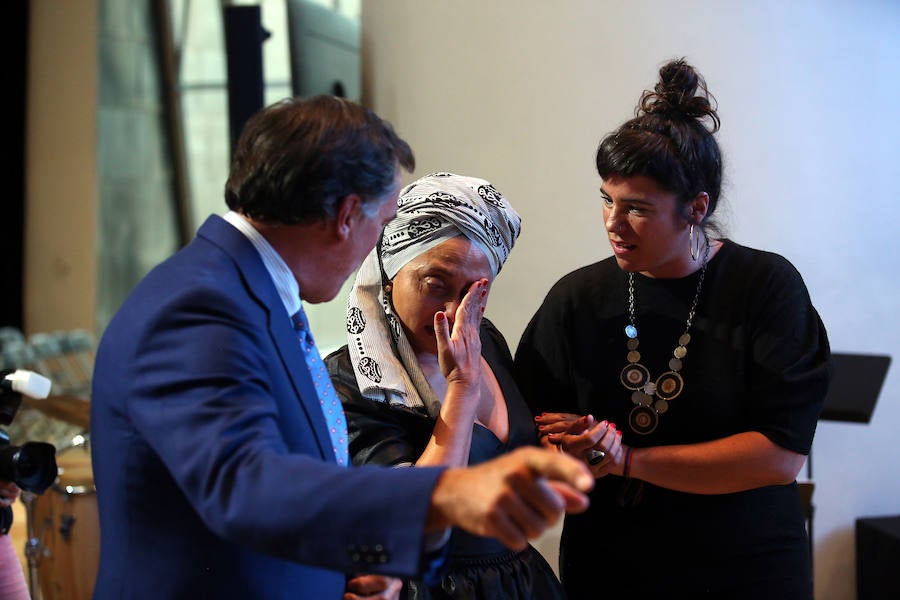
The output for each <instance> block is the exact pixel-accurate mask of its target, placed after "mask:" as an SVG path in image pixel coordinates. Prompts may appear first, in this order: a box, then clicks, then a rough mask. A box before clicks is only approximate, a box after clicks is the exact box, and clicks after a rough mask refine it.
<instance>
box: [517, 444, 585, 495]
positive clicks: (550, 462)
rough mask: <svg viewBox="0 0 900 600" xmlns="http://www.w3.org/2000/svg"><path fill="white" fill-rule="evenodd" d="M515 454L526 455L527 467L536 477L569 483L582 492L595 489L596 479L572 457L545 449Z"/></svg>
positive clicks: (527, 450) (522, 451) (524, 450)
mask: <svg viewBox="0 0 900 600" xmlns="http://www.w3.org/2000/svg"><path fill="white" fill-rule="evenodd" d="M515 452H518V453H522V454H524V461H525V465H526V466H527V467H528V468H529V469H530V470H531V472H532V473H534V474H536V475H540V476H543V477H546V478H547V479H550V480H555V481H562V482H565V483H568V484H569V485H571V486H572V487H574V488H575V489H576V490H580V491H582V492H588V491H590V490H591V489H593V487H594V477H593V476H592V475H591V472H590V470H589V469H588V468H587V465H585V464H584V462H582V461H580V460H576V459H575V458H572V457H571V456H567V455H565V454H560V453H555V452H550V451H548V450H545V449H543V448H522V449H519V450H516V451H515Z"/></svg>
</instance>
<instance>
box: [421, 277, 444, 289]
mask: <svg viewBox="0 0 900 600" xmlns="http://www.w3.org/2000/svg"><path fill="white" fill-rule="evenodd" d="M423 283H424V284H425V285H426V286H427V287H428V289H431V290H438V289H441V288H443V287H444V282H443V281H441V280H440V279H438V278H437V277H426V278H425V279H424V280H423Z"/></svg>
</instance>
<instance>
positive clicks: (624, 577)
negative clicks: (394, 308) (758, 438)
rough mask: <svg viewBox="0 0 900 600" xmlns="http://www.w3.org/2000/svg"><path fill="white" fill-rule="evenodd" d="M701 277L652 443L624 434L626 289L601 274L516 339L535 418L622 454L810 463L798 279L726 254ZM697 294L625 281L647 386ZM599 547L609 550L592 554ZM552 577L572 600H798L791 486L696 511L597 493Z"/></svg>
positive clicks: (811, 338) (769, 260)
mask: <svg viewBox="0 0 900 600" xmlns="http://www.w3.org/2000/svg"><path fill="white" fill-rule="evenodd" d="M705 277H706V278H705V281H704V285H703V289H702V292H701V295H700V301H699V305H698V307H697V312H696V317H695V319H694V324H693V326H692V328H691V332H690V333H691V340H690V343H689V345H688V351H687V355H686V356H685V358H684V360H683V368H682V369H681V375H682V376H683V381H684V388H683V391H682V392H681V395H680V396H678V397H677V398H675V399H673V400H672V401H671V402H670V403H669V404H668V407H667V408H668V410H666V411H665V412H664V413H662V414H658V415H657V417H658V419H657V421H656V423H655V424H656V429H655V430H653V431H652V432H650V433H644V434H638V433H636V432H635V431H633V430H632V428H631V427H630V426H629V418H631V417H633V414H634V413H633V411H635V410H636V404H635V403H634V401H633V399H632V392H631V391H629V390H627V389H626V388H625V387H624V386H623V385H622V383H621V381H620V374H621V373H622V369H623V367H625V365H626V364H627V363H628V361H627V359H626V352H627V350H626V337H625V334H624V327H625V325H626V324H627V319H626V303H627V281H626V274H625V273H624V272H622V271H621V270H620V269H619V267H618V266H617V264H616V262H615V260H614V259H612V258H610V259H608V260H605V261H602V262H599V263H596V264H593V265H590V266H587V267H584V268H582V269H579V270H577V271H575V272H573V273H570V274H569V275H567V276H565V277H563V278H562V279H561V280H560V281H559V282H558V283H557V284H556V285H555V286H554V287H553V289H551V291H550V292H549V293H548V295H547V297H546V299H545V300H544V303H543V305H542V306H541V308H540V309H539V310H538V311H537V313H536V314H535V316H534V318H533V319H532V321H531V323H530V324H529V326H528V328H527V329H526V331H525V333H524V335H523V337H522V340H521V343H520V345H519V348H518V350H517V353H516V368H517V376H518V378H519V385H520V387H521V389H522V390H523V393H524V394H525V396H526V400H527V402H528V403H529V405H530V406H531V408H532V410H533V411H534V412H535V413H538V412H541V411H564V412H573V413H579V414H592V415H594V416H595V417H596V418H597V419H609V420H610V421H612V422H614V423H616V425H617V428H618V429H619V430H620V431H622V432H623V442H624V443H625V444H628V445H631V446H633V447H646V446H660V445H668V444H691V443H698V442H703V441H708V440H714V439H718V438H722V437H726V436H729V435H732V434H737V433H741V432H746V431H758V432H761V433H762V434H763V435H765V436H767V437H768V438H769V439H771V440H772V441H773V442H774V443H776V444H778V445H779V446H782V447H784V448H787V449H789V450H792V451H794V452H797V453H800V454H807V453H808V452H809V449H810V446H811V444H812V439H813V434H814V432H815V428H816V421H817V419H818V415H819V412H820V410H821V407H822V402H823V398H824V395H825V391H826V389H827V385H828V381H829V378H830V373H831V362H830V352H829V346H828V339H827V337H826V333H825V329H824V327H823V325H822V323H821V321H820V319H819V316H818V314H817V313H816V311H815V309H814V308H813V306H812V304H811V303H810V299H809V295H808V293H807V290H806V287H805V286H804V284H803V280H802V279H801V277H800V275H799V273H797V271H796V270H795V269H794V268H793V266H792V265H791V264H790V263H789V262H788V261H787V260H785V259H784V258H782V257H780V256H777V255H775V254H771V253H767V252H761V251H757V250H751V249H749V248H745V247H742V246H739V245H737V244H735V243H733V242H730V241H727V240H726V241H725V242H724V245H723V246H722V248H721V249H720V250H719V252H718V253H717V254H716V255H715V256H714V257H713V259H712V260H711V261H710V263H709V265H708V269H707V273H706V276H705ZM698 278H699V272H698V273H695V274H693V275H691V276H688V277H685V278H682V279H674V280H661V279H651V278H647V277H643V276H641V275H638V274H636V275H635V303H636V316H637V326H638V332H639V340H640V347H639V350H640V353H641V360H640V362H641V363H642V364H643V365H645V366H646V367H647V369H648V370H649V371H650V374H651V379H655V378H656V377H658V376H659V374H661V373H662V372H664V371H666V370H667V369H668V366H667V365H668V361H669V359H670V358H672V352H673V350H674V348H675V346H676V345H677V343H676V342H677V340H678V338H679V336H680V335H681V334H682V333H683V332H684V329H685V321H686V319H687V315H688V312H689V310H690V306H691V301H692V300H693V298H694V294H695V290H696V288H697V282H698ZM602 540H606V541H608V543H606V544H603V545H602V546H599V545H598V544H600V542H601V541H602ZM601 574H602V575H601ZM560 577H561V579H562V581H563V584H564V586H565V588H566V591H567V593H568V594H569V597H570V598H572V599H573V600H575V599H581V598H595V597H597V595H598V593H599V592H598V590H602V591H603V592H604V593H608V594H611V595H610V596H609V597H627V598H661V597H698V596H699V597H704V596H705V597H716V598H738V597H746V598H763V597H764V598H766V599H767V600H772V599H774V598H785V599H787V598H790V599H792V600H794V599H799V598H810V599H811V598H812V587H811V586H812V583H811V572H810V560H809V556H808V540H807V536H806V530H805V527H804V519H803V514H802V512H801V504H800V499H799V495H798V489H797V485H796V483H793V484H790V485H783V486H768V487H763V488H758V489H753V490H749V491H745V492H740V493H734V494H721V495H698V494H688V493H682V492H675V491H672V490H668V489H663V488H660V487H656V486H652V485H650V484H646V483H643V482H639V481H637V480H630V481H629V482H626V481H625V480H623V479H622V478H621V477H616V476H608V477H604V478H602V479H600V480H598V481H597V485H596V487H595V489H594V491H593V492H592V494H591V506H590V508H589V510H588V511H587V512H586V513H584V514H581V515H573V516H567V517H566V521H565V525H564V530H563V536H562V543H561V548H560ZM761 590H764V592H762V591H761Z"/></svg>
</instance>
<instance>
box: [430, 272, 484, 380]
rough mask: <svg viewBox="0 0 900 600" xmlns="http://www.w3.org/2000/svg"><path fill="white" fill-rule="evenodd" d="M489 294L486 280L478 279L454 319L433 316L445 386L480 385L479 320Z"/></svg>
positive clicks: (461, 303) (450, 316) (441, 314)
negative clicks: (456, 384)
mask: <svg viewBox="0 0 900 600" xmlns="http://www.w3.org/2000/svg"><path fill="white" fill-rule="evenodd" d="M489 290H490V284H489V283H488V280H487V279H479V280H478V281H476V282H475V283H473V284H472V285H471V287H469V291H468V292H466V295H465V296H463V299H462V301H461V302H460V303H459V305H458V306H457V307H456V314H455V315H448V314H447V313H446V312H444V311H440V312H437V313H435V315H434V335H435V338H436V339H437V350H438V363H439V364H440V366H441V373H443V374H444V377H446V378H447V383H452V382H462V383H466V384H470V385H480V383H481V331H480V329H481V317H482V315H484V309H485V306H487V298H488V291H489ZM451 324H452V328H453V329H452V331H451Z"/></svg>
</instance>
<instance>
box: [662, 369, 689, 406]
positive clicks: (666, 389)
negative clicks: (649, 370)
mask: <svg viewBox="0 0 900 600" xmlns="http://www.w3.org/2000/svg"><path fill="white" fill-rule="evenodd" d="M683 389H684V379H682V378H681V375H679V374H678V373H676V372H675V371H666V372H665V373H663V374H662V375H660V376H659V378H658V379H657V380H656V395H657V396H659V397H660V398H662V399H663V400H673V399H675V398H677V397H678V395H679V394H680V393H681V390H683Z"/></svg>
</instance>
